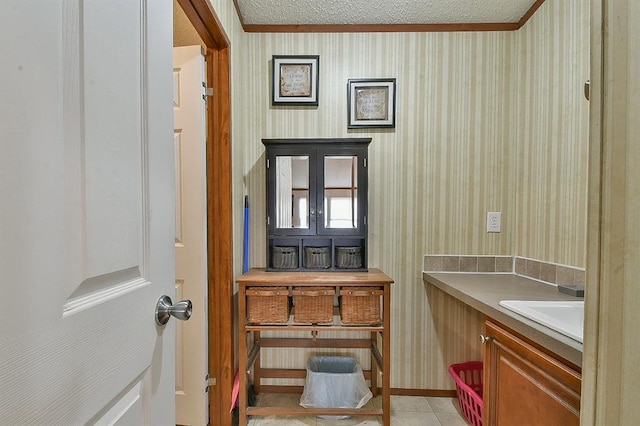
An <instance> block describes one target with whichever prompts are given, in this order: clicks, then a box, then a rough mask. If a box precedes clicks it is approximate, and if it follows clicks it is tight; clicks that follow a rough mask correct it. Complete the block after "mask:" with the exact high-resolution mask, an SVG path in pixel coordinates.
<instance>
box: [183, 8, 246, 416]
mask: <svg viewBox="0 0 640 426" xmlns="http://www.w3.org/2000/svg"><path fill="white" fill-rule="evenodd" d="M178 4H179V5H180V7H181V8H182V10H183V11H184V12H185V14H186V16H187V18H188V19H189V21H190V22H191V24H192V25H193V27H194V28H195V29H196V31H197V33H198V35H199V36H200V38H201V39H202V40H203V42H204V43H205V45H206V48H207V51H206V54H205V58H206V62H207V63H206V67H207V86H208V87H213V88H214V90H213V95H212V96H210V97H209V98H208V105H209V107H208V108H207V135H208V137H207V148H206V149H207V152H206V162H207V251H208V262H207V263H208V266H207V267H208V275H209V276H208V288H209V290H208V297H209V327H208V328H209V331H208V338H209V376H210V377H211V378H212V379H215V385H213V386H211V387H210V388H209V422H210V424H212V425H229V424H231V413H230V411H229V408H230V407H231V389H232V387H233V376H234V371H233V370H234V367H233V366H234V365H235V363H234V359H233V333H230V332H229V331H230V330H233V226H232V225H233V222H232V216H233V214H232V192H231V188H232V187H231V63H230V61H231V55H230V53H231V52H230V50H231V44H230V42H229V38H228V37H227V35H226V33H225V31H224V29H223V27H222V24H221V23H220V20H219V19H218V17H217V15H216V13H215V11H214V10H213V8H212V7H211V5H210V4H209V2H208V1H207V0H178Z"/></svg>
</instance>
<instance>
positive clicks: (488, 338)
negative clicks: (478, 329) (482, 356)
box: [480, 334, 493, 344]
mask: <svg viewBox="0 0 640 426" xmlns="http://www.w3.org/2000/svg"><path fill="white" fill-rule="evenodd" d="M491 339H493V337H491V336H483V335H482V334H481V335H480V343H483V344H484V343H489V342H490V341H491Z"/></svg>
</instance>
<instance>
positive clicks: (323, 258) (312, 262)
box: [304, 247, 331, 269]
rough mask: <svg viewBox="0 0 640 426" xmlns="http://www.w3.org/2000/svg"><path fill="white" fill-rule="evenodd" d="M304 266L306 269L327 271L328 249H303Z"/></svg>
mask: <svg viewBox="0 0 640 426" xmlns="http://www.w3.org/2000/svg"><path fill="white" fill-rule="evenodd" d="M304 266H305V268H307V269H327V268H329V267H331V254H330V253H329V247H305V248H304Z"/></svg>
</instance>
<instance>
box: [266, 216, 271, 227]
mask: <svg viewBox="0 0 640 426" xmlns="http://www.w3.org/2000/svg"><path fill="white" fill-rule="evenodd" d="M269 225H271V219H269V216H267V226H269Z"/></svg>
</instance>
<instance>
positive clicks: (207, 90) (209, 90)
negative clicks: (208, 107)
mask: <svg viewBox="0 0 640 426" xmlns="http://www.w3.org/2000/svg"><path fill="white" fill-rule="evenodd" d="M202 90H203V92H204V93H203V94H202V99H204V100H205V101H206V100H207V96H213V87H207V85H206V84H205V82H204V81H203V82H202Z"/></svg>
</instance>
